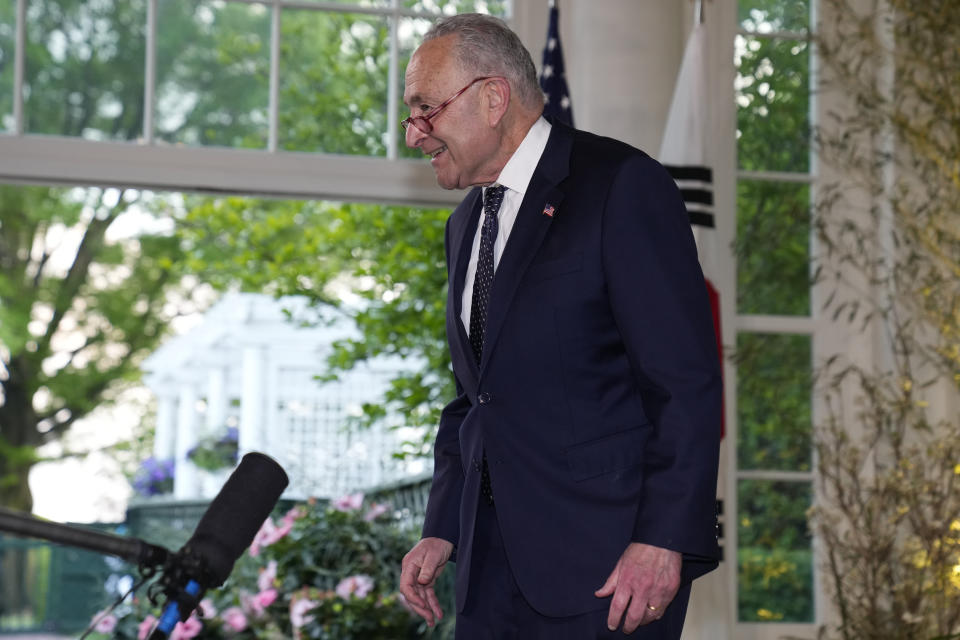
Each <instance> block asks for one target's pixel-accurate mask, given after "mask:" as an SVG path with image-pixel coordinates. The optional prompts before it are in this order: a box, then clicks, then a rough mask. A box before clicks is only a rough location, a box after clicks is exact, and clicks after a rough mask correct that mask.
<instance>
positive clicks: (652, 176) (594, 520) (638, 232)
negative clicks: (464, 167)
mask: <svg viewBox="0 0 960 640" xmlns="http://www.w3.org/2000/svg"><path fill="white" fill-rule="evenodd" d="M480 201H481V196H480V189H479V188H475V189H473V190H472V191H471V192H470V193H469V194H468V195H467V197H466V198H465V199H464V200H463V202H462V203H461V204H460V205H459V206H458V207H457V208H456V210H455V211H454V212H453V214H452V215H451V216H450V219H449V220H448V222H447V232H446V247H447V269H448V275H449V298H448V300H447V335H448V339H449V343H450V354H451V357H452V360H453V370H454V374H455V376H456V381H457V390H458V395H457V397H456V398H455V399H454V400H453V401H452V402H450V404H449V405H447V407H446V408H445V409H444V411H443V414H442V418H441V420H440V427H439V431H438V433H437V438H436V444H435V470H434V478H433V486H432V489H431V492H430V498H429V503H428V506H427V514H426V520H425V524H424V528H423V535H424V536H436V537H440V538H444V539H446V540H450V541H451V542H453V543H454V545H455V553H456V558H459V560H460V561H459V562H458V567H457V609H458V610H462V608H463V604H464V600H465V597H466V592H467V588H468V585H469V573H470V562H469V559H470V557H471V551H472V542H473V528H474V519H475V516H476V512H477V503H478V499H479V487H480V460H481V457H482V455H483V452H484V450H486V454H487V458H488V461H489V467H490V477H491V482H492V485H493V493H494V495H495V497H496V511H497V515H498V519H499V522H500V528H501V531H502V534H503V538H504V544H505V547H506V550H507V555H508V558H509V561H510V564H511V568H512V569H513V572H514V575H515V577H516V580H517V583H518V585H519V587H520V589H521V591H522V592H523V594H524V596H525V597H526V598H527V600H528V601H529V602H530V604H531V605H532V606H533V607H534V608H535V609H537V610H538V611H539V612H540V613H541V614H544V615H550V616H567V615H574V614H578V613H582V612H586V611H589V610H593V609H597V608H598V605H601V606H602V604H603V603H601V602H600V601H599V600H598V599H597V598H595V597H594V595H593V592H594V590H595V589H598V588H599V587H600V586H601V585H602V584H603V582H604V581H605V579H606V578H607V575H608V574H609V573H610V571H611V570H612V569H613V567H614V565H615V564H616V562H617V560H618V559H619V557H620V554H621V553H623V551H624V549H625V548H626V547H627V545H628V544H629V543H630V542H631V541H636V542H645V543H649V544H653V545H657V546H660V547H666V548H669V549H674V550H677V551H681V552H683V554H684V564H683V571H682V573H683V580H685V581H689V580H692V579H693V578H694V577H696V576H698V575H700V574H702V573H706V572H707V571H709V570H710V569H712V568H714V567H715V566H716V565H717V557H718V546H717V539H716V529H715V523H716V520H715V501H716V481H717V463H718V450H719V439H720V424H721V418H720V414H721V380H720V371H719V365H718V359H717V350H716V341H715V338H714V332H713V331H714V330H713V325H712V321H711V314H710V308H709V303H708V299H707V291H706V286H705V284H704V280H703V275H702V273H701V271H700V266H699V264H698V262H697V257H696V248H695V246H694V242H693V237H692V233H691V231H690V227H689V223H688V220H687V216H686V213H685V211H684V206H683V202H682V200H681V197H680V194H679V191H678V190H677V188H676V186H675V184H674V182H673V180H672V179H671V178H670V176H669V175H668V174H667V172H666V171H665V170H664V169H663V168H662V167H661V166H660V165H659V164H658V163H657V162H655V161H654V160H652V159H651V158H649V157H648V156H647V155H645V154H644V153H643V152H641V151H639V150H637V149H635V148H633V147H630V146H628V145H626V144H623V143H621V142H617V141H615V140H611V139H609V138H602V137H599V136H595V135H592V134H589V133H586V132H582V131H576V130H573V129H570V128H569V127H566V126H564V125H560V124H554V125H553V129H552V131H551V134H550V138H549V141H548V143H547V146H546V149H545V150H544V153H543V157H542V158H541V160H540V163H539V165H538V166H537V168H536V171H535V172H534V174H533V178H532V179H531V181H530V185H529V187H528V189H527V193H526V195H525V196H524V199H523V203H522V205H521V207H520V210H519V213H518V215H517V219H516V223H515V225H514V227H513V230H512V232H511V235H510V238H509V241H508V243H507V246H506V248H505V250H504V253H503V256H502V258H501V261H500V263H499V265H498V267H497V272H496V276H495V279H494V285H493V290H492V293H491V299H490V303H489V311H488V320H487V328H486V338H485V346H484V353H483V357H482V361H481V363H480V366H479V367H478V366H477V364H476V363H475V361H474V358H473V355H472V352H471V349H470V343H469V340H468V338H467V334H466V331H465V329H464V327H463V323H462V322H461V320H460V304H461V298H462V295H463V284H464V277H465V274H466V269H467V262H468V260H469V254H470V250H471V247H472V242H473V237H474V233H475V231H476V228H477V222H478V220H479V216H480V208H481V203H480ZM549 207H553V210H552V215H548V213H549ZM545 209H548V212H547V213H545V212H544V210H545Z"/></svg>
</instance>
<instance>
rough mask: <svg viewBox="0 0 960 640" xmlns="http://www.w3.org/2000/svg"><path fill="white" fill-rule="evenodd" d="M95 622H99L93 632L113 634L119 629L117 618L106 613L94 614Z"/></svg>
mask: <svg viewBox="0 0 960 640" xmlns="http://www.w3.org/2000/svg"><path fill="white" fill-rule="evenodd" d="M93 620H96V621H97V623H96V624H95V625H94V627H93V630H94V631H96V632H97V633H113V630H114V629H115V628H116V627H117V616H115V615H113V614H112V613H107V612H106V611H98V612H97V613H96V614H94V616H93Z"/></svg>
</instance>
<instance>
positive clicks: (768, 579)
mask: <svg viewBox="0 0 960 640" xmlns="http://www.w3.org/2000/svg"><path fill="white" fill-rule="evenodd" d="M737 556H738V557H737V560H738V569H739V581H740V585H741V586H740V592H739V598H738V601H737V610H738V616H737V618H738V620H740V621H742V622H812V621H813V619H814V612H813V552H812V551H811V550H810V549H802V550H790V549H779V548H775V549H767V548H753V547H743V546H741V547H740V549H739V550H738V552H737Z"/></svg>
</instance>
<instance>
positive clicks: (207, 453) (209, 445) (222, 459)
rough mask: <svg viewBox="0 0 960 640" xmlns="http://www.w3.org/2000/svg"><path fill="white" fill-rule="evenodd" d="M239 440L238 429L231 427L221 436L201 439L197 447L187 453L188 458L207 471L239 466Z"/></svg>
mask: <svg viewBox="0 0 960 640" xmlns="http://www.w3.org/2000/svg"><path fill="white" fill-rule="evenodd" d="M238 440H239V432H238V431H237V428H236V427H229V428H227V430H226V432H225V433H223V434H222V435H220V436H208V437H206V438H201V439H200V441H199V442H197V444H196V446H195V447H193V448H192V449H190V450H189V451H187V458H189V459H190V461H191V462H193V464H195V465H196V466H197V467H198V468H200V469H204V470H206V471H217V470H219V469H227V468H229V467H232V466H234V465H236V464H237V442H238Z"/></svg>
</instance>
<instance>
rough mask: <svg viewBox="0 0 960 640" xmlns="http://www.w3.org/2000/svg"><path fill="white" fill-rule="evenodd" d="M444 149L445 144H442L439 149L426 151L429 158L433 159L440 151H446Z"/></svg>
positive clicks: (445, 148)
mask: <svg viewBox="0 0 960 640" xmlns="http://www.w3.org/2000/svg"><path fill="white" fill-rule="evenodd" d="M446 150H447V147H446V145H444V146H442V147H440V148H439V149H435V150H434V151H431V152H430V153H428V154H427V155H428V156H430V159H431V160H433V159H434V158H436V157H437V156H439V155H440V154H441V153H443V152H444V151H446Z"/></svg>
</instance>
